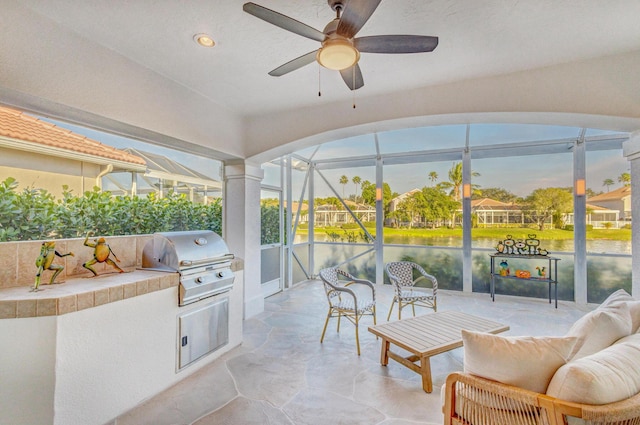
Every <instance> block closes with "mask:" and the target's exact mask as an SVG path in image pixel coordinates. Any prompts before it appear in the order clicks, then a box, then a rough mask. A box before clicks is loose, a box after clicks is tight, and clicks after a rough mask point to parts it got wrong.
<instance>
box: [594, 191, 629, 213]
mask: <svg viewBox="0 0 640 425" xmlns="http://www.w3.org/2000/svg"><path fill="white" fill-rule="evenodd" d="M587 203H588V204H591V205H594V206H596V207H601V208H607V209H609V210H615V211H619V212H620V215H619V216H618V219H620V220H629V219H631V186H623V187H621V188H618V189H616V190H612V191H610V192H606V193H601V194H600V195H596V196H592V197H590V198H589V199H587Z"/></svg>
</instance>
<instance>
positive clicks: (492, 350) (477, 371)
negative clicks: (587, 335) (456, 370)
mask: <svg viewBox="0 0 640 425" xmlns="http://www.w3.org/2000/svg"><path fill="white" fill-rule="evenodd" d="M462 341H463V344H464V371H465V373H470V374H473V375H477V376H481V377H483V378H487V379H492V380H494V381H498V382H502V383H504V384H509V385H514V386H517V387H520V388H524V389H527V390H531V391H535V392H538V393H544V392H545V391H546V389H547V385H548V384H549V381H550V380H551V377H552V376H553V374H554V373H555V371H556V370H557V369H558V368H559V367H560V366H562V365H564V364H565V362H566V360H567V358H568V356H569V354H570V353H571V352H572V350H573V346H574V345H575V344H576V341H577V339H576V338H575V337H528V336H525V337H503V336H498V335H493V334H487V333H480V332H470V331H465V330H463V331H462Z"/></svg>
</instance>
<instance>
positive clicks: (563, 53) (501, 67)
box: [21, 0, 640, 115]
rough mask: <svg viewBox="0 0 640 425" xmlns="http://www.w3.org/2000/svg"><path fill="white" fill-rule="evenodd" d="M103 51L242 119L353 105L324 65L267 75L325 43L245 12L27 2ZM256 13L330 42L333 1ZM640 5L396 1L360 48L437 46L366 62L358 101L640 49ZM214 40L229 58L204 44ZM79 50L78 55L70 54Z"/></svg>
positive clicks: (629, 0)
mask: <svg viewBox="0 0 640 425" xmlns="http://www.w3.org/2000/svg"><path fill="white" fill-rule="evenodd" d="M21 3H22V4H23V5H26V6H28V7H29V8H31V9H32V10H33V11H35V12H37V13H38V14H41V15H42V16H44V17H46V18H48V19H51V20H53V21H55V22H57V23H58V24H60V25H61V26H63V27H65V28H67V29H69V30H71V31H73V32H75V33H78V34H79V35H81V36H82V37H83V38H85V39H86V40H88V41H89V42H91V43H95V44H99V45H101V46H103V47H106V48H108V49H110V50H113V51H116V52H118V53H119V54H121V55H124V56H125V57H127V58H129V59H130V60H132V61H135V62H137V63H139V64H141V65H143V66H144V67H146V68H148V69H150V70H153V71H155V72H157V73H159V74H161V75H163V76H165V77H167V78H169V79H171V80H173V81H175V82H177V83H179V84H181V85H183V86H185V87H188V88H189V89H191V90H193V91H194V92H196V93H199V94H201V95H203V96H204V97H206V98H208V99H210V100H212V101H213V102H215V103H217V104H220V105H222V106H224V107H225V108H228V109H230V110H231V111H233V112H235V113H237V114H240V115H255V114H260V113H262V112H263V111H265V110H268V111H273V110H286V109H292V108H297V107H301V106H305V105H309V104H317V103H318V102H331V101H336V100H340V99H347V100H348V101H349V100H350V99H351V95H350V93H349V91H348V89H347V88H346V86H345V85H344V83H343V82H342V80H341V79H340V76H339V74H338V73H337V72H335V71H329V70H325V69H322V71H321V86H322V98H321V99H318V95H317V92H318V68H319V67H318V65H316V64H312V65H308V66H306V67H305V68H303V69H300V70H297V71H294V72H292V73H290V74H287V75H285V76H282V77H270V76H268V75H267V73H268V72H269V71H270V70H272V69H274V68H276V67H277V66H279V65H281V64H283V63H285V62H287V61H289V60H291V59H293V58H296V57H298V56H300V55H302V54H304V53H307V52H309V51H312V50H315V49H317V48H318V47H319V46H318V43H317V42H315V41H313V40H309V39H306V38H303V37H301V36H298V35H296V34H293V33H290V32H287V31H285V30H283V29H280V28H277V27H275V26H273V25H270V24H268V23H266V22H263V21H261V20H259V19H257V18H255V17H253V16H251V15H249V14H247V13H244V12H243V11H242V5H243V3H244V1H242V0H225V1H221V0H189V1H175V0H135V1H125V0H121V1H107V0H82V1H79V0H56V1H42V0H21ZM256 3H258V4H260V5H262V6H265V7H268V8H270V9H273V10H276V11H278V12H281V13H283V14H285V15H288V16H290V17H292V18H294V19H296V20H299V21H301V22H304V23H306V24H308V25H310V26H312V27H314V28H317V29H319V30H322V29H323V28H324V26H325V25H326V24H327V23H328V22H329V21H330V20H331V19H333V17H334V12H333V11H332V10H331V9H330V8H329V6H328V5H327V2H326V0H290V1H281V0H257V1H256ZM638 16H640V1H638V0H615V1H602V0H563V1H558V0H524V1H522V0H482V1H478V0H386V1H383V2H382V3H381V4H380V6H379V7H378V9H377V10H376V12H375V13H374V15H373V16H372V17H371V19H370V20H369V21H368V22H367V23H366V24H365V26H364V28H363V29H362V30H361V31H360V33H359V34H358V36H364V35H377V34H420V35H436V36H438V37H439V38H440V43H439V46H438V47H437V49H436V50H435V51H434V52H432V53H422V54H411V55H376V54H363V55H362V57H361V62H360V65H361V68H362V71H363V75H364V81H365V86H364V87H363V88H362V89H360V90H359V91H358V92H357V96H358V97H364V96H369V95H378V94H384V93H390V92H394V91H397V90H406V89H410V88H413V87H423V86H426V85H432V84H441V83H445V82H451V81H456V80H461V79H471V78H476V77H479V76H488V75H495V74H506V73H510V72H514V71H519V70H526V69H532V68H539V67H543V66H547V65H552V64H556V63H563V62H572V61H575V60H579V59H586V58H591V57H598V56H603V55H609V54H615V53H620V52H625V51H631V50H635V49H640V25H638ZM200 32H205V33H208V34H210V35H211V36H213V38H214V39H215V41H216V42H217V46H216V47H214V48H213V49H204V48H201V47H199V46H197V45H196V44H195V43H194V42H193V40H192V36H193V35H194V34H196V33H200ZM69 48H71V49H73V46H69Z"/></svg>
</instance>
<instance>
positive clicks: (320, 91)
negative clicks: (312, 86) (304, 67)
mask: <svg viewBox="0 0 640 425" xmlns="http://www.w3.org/2000/svg"><path fill="white" fill-rule="evenodd" d="M320 72H321V70H320V66H318V97H320V96H322V90H320V88H321V85H320Z"/></svg>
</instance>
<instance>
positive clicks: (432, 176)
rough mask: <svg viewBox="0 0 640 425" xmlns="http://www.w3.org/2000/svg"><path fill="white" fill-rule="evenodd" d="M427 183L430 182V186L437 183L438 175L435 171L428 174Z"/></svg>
mask: <svg viewBox="0 0 640 425" xmlns="http://www.w3.org/2000/svg"><path fill="white" fill-rule="evenodd" d="M429 181H430V182H431V184H432V185H433V183H435V182H437V181H438V173H436V172H435V171H431V172H430V173H429Z"/></svg>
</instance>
